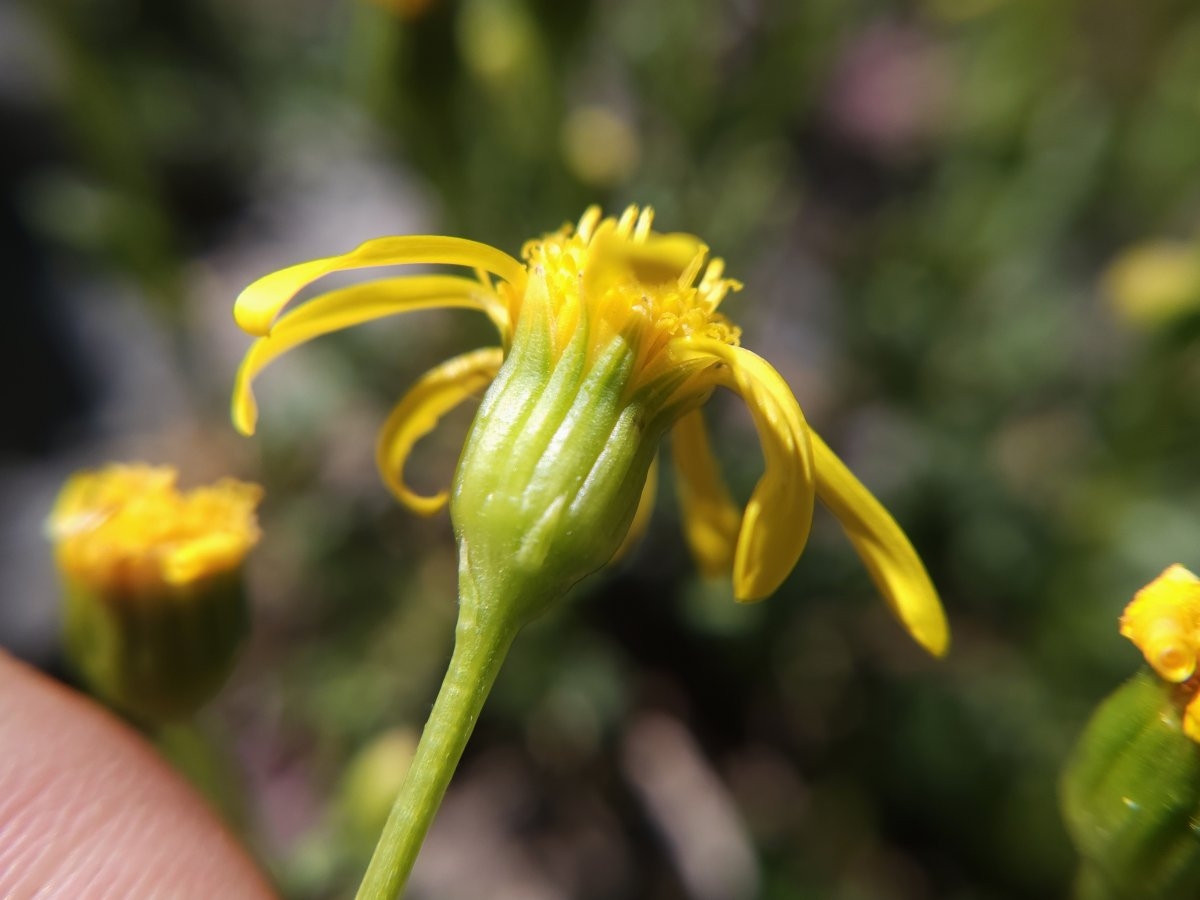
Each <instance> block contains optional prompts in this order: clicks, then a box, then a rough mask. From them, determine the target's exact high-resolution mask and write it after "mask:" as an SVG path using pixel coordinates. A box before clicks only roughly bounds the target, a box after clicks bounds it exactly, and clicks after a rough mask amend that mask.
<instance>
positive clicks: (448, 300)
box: [232, 275, 495, 434]
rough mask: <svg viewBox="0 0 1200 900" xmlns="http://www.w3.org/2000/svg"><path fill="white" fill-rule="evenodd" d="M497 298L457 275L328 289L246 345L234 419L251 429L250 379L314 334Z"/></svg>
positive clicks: (479, 305) (477, 305) (481, 305)
mask: <svg viewBox="0 0 1200 900" xmlns="http://www.w3.org/2000/svg"><path fill="white" fill-rule="evenodd" d="M494 302H495V298H494V297H491V296H488V295H487V292H486V289H485V288H484V287H483V286H482V285H480V284H479V283H478V282H475V281H472V280H470V279H469V278H460V277H458V276H455V275H416V276H412V277H409V278H385V279H382V280H380V281H368V282H365V283H364V284H356V285H352V286H350V287H346V288H341V289H339V290H336V291H330V292H329V293H328V294H322V295H321V296H319V297H314V298H313V299H312V300H310V301H308V302H307V303H305V304H304V305H303V306H301V307H299V308H297V309H295V310H293V311H292V312H290V313H288V314H287V315H285V316H283V317H282V318H281V319H280V320H279V321H278V322H277V323H275V327H274V328H273V329H271V335H270V337H264V338H259V339H258V340H256V341H255V342H254V343H253V344H252V345H251V346H250V349H249V351H247V353H246V356H245V357H244V358H243V359H242V365H241V367H240V368H239V369H238V373H237V378H236V380H235V381H234V387H233V410H232V412H233V424H234V426H235V427H236V428H237V429H238V431H240V432H241V433H242V434H253V433H254V426H255V423H256V421H257V419H258V407H257V405H256V404H255V402H254V393H253V389H252V385H253V382H254V379H255V377H256V376H257V375H258V373H259V372H261V371H262V370H263V369H264V368H265V367H266V366H267V364H268V363H270V362H271V361H272V360H273V359H275V358H276V357H277V356H279V355H280V354H282V353H285V352H287V351H288V350H291V349H292V348H293V347H296V346H299V345H300V344H303V343H305V342H307V341H311V340H312V339H313V338H316V337H320V336H321V335H324V334H329V333H330V332H333V331H339V330H341V329H343V328H349V327H350V326H352V325H359V324H361V323H363V322H368V321H370V320H372V319H378V318H382V317H384V316H392V315H396V314H398V313H405V312H414V311H416V310H420V309H430V308H433V307H456V308H463V309H478V310H484V311H485V312H486V311H489V307H490V306H491V305H492V304H493V303H494Z"/></svg>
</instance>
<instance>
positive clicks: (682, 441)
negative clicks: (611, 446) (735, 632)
mask: <svg viewBox="0 0 1200 900" xmlns="http://www.w3.org/2000/svg"><path fill="white" fill-rule="evenodd" d="M671 457H672V459H673V460H674V461H675V471H676V472H677V473H678V477H677V478H676V480H675V487H676V493H677V494H678V495H679V507H680V510H681V512H682V514H683V533H684V536H685V537H686V538H687V543H688V547H689V548H690V549H691V551H692V556H693V557H694V558H695V560H696V565H697V566H698V567H699V569H700V572H701V574H703V575H704V576H705V577H706V578H716V577H718V576H721V575H728V574H729V571H730V569H732V568H733V554H734V548H735V547H737V536H738V528H739V527H740V526H741V524H742V511H741V510H740V509H739V508H738V506H737V504H736V503H734V501H733V497H731V496H730V494H729V488H728V487H726V485H725V479H724V478H723V477H722V476H721V469H720V466H719V465H718V464H717V460H716V458H715V457H714V456H713V452H712V448H711V447H710V446H709V442H708V429H707V428H705V427H704V414H703V413H702V412H700V410H698V409H697V410H693V411H692V412H690V413H687V414H686V415H684V416H683V417H682V418H680V419H679V421H678V422H676V423H675V426H674V428H673V429H672V430H671Z"/></svg>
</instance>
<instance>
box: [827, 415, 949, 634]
mask: <svg viewBox="0 0 1200 900" xmlns="http://www.w3.org/2000/svg"><path fill="white" fill-rule="evenodd" d="M810 434H811V436H812V448H813V454H814V458H815V462H816V472H817V496H819V497H820V498H821V502H822V503H824V504H825V505H826V506H828V507H829V508H830V510H832V511H833V514H834V515H835V516H837V518H838V521H840V522H841V523H842V527H843V528H844V529H845V530H846V534H847V536H849V538H850V542H851V543H852V544H853V545H854V549H855V550H857V551H858V555H859V556H860V557H862V561H863V563H864V564H865V565H866V567H867V571H868V572H870V573H871V578H872V580H873V581H874V582H875V585H876V587H878V588H879V590H880V592H881V593H882V594H883V596H884V598H885V599H886V600H887V603H888V607H889V608H890V609H891V611H892V613H893V614H895V616H896V618H897V619H899V620H900V622H901V624H903V625H904V627H905V628H906V629H907V630H908V633H909V634H911V635H912V637H913V639H914V640H916V642H917V643H918V644H920V645H921V646H922V647H924V648H925V649H926V650H928V651H929V652H930V653H932V654H933V655H934V656H942V655H944V654H945V652H946V650H947V649H948V647H949V644H950V632H949V628H948V627H947V625H946V616H945V613H944V612H943V611H942V604H941V602H940V601H939V600H938V596H937V591H936V590H934V587H933V583H932V582H931V581H930V580H929V575H928V573H927V572H926V571H925V566H924V565H923V564H922V563H921V560H920V558H919V557H918V556H917V553H916V551H915V550H913V547H912V544H911V543H909V540H908V538H907V537H906V536H905V534H904V532H903V531H901V530H900V526H899V525H897V524H896V520H895V519H893V518H892V517H891V515H890V514H889V513H888V511H887V510H886V509H884V508H883V505H882V504H881V503H880V502H879V501H878V500H876V499H875V497H874V495H872V494H871V492H870V491H868V490H867V489H866V488H865V487H864V486H863V484H862V482H860V481H859V480H858V479H857V478H855V477H854V475H853V474H852V473H851V472H850V470H849V469H848V468H846V465H845V463H843V462H842V461H841V460H840V459H839V458H838V457H837V455H836V454H835V453H834V452H833V451H832V450H830V449H829V446H828V445H827V444H826V443H825V442H824V441H823V440H821V437H820V435H818V434H817V433H816V432H810Z"/></svg>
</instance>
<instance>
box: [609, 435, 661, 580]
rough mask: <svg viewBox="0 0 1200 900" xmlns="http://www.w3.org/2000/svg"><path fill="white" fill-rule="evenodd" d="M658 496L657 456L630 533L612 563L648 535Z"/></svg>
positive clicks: (651, 466) (639, 500)
mask: <svg viewBox="0 0 1200 900" xmlns="http://www.w3.org/2000/svg"><path fill="white" fill-rule="evenodd" d="M657 496H658V457H657V456H656V457H655V458H654V461H653V462H652V463H650V471H649V472H647V473H646V484H645V486H644V487H643V488H642V496H641V497H640V498H638V505H637V509H636V510H635V511H634V513H633V521H632V522H630V523H629V531H627V532H626V533H625V539H624V540H623V541H621V546H620V547H618V548H617V552H616V553H614V554H613V558H612V559H611V560H610V562H616V561H617V560H619V559H621V558H623V557H624V556H625V554H626V553H628V552H629V551H630V550H632V549H633V547H634V545H635V544H637V542H638V541H640V540H641V539H642V535H644V534H645V533H646V527H647V526H648V525H649V524H650V516H651V515H652V514H653V513H654V501H655V498H656V497H657Z"/></svg>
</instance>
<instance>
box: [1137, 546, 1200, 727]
mask: <svg viewBox="0 0 1200 900" xmlns="http://www.w3.org/2000/svg"><path fill="white" fill-rule="evenodd" d="M1121 635H1122V636H1123V637H1127V638H1129V640H1131V641H1132V642H1133V643H1134V645H1135V646H1136V647H1137V648H1138V649H1139V650H1141V651H1142V654H1143V655H1144V656H1145V657H1146V662H1148V663H1149V664H1150V667H1151V668H1153V669H1154V671H1155V672H1157V673H1158V675H1159V677H1161V678H1162V679H1163V680H1164V681H1170V682H1173V683H1175V684H1186V685H1188V686H1192V685H1193V684H1194V685H1195V687H1194V688H1193V689H1192V691H1191V693H1192V695H1193V696H1192V699H1191V701H1190V702H1189V703H1188V706H1187V709H1186V710H1184V716H1183V730H1184V733H1185V734H1187V736H1188V737H1190V738H1191V739H1192V740H1194V741H1197V742H1200V693H1198V692H1200V679H1198V678H1196V663H1197V660H1198V659H1200V578H1197V577H1196V576H1195V575H1193V574H1192V573H1191V572H1189V571H1188V570H1187V569H1185V568H1184V567H1183V566H1181V565H1179V564H1178V563H1177V564H1175V565H1173V566H1168V567H1167V568H1166V569H1165V570H1164V571H1163V573H1162V574H1161V575H1159V576H1158V577H1157V578H1155V579H1154V580H1153V581H1152V582H1150V583H1149V584H1148V585H1146V586H1145V587H1144V588H1142V589H1141V590H1140V591H1138V592H1137V593H1136V594H1135V595H1134V597H1133V600H1132V601H1130V603H1129V605H1128V606H1127V607H1125V612H1124V613H1122V615H1121Z"/></svg>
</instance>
